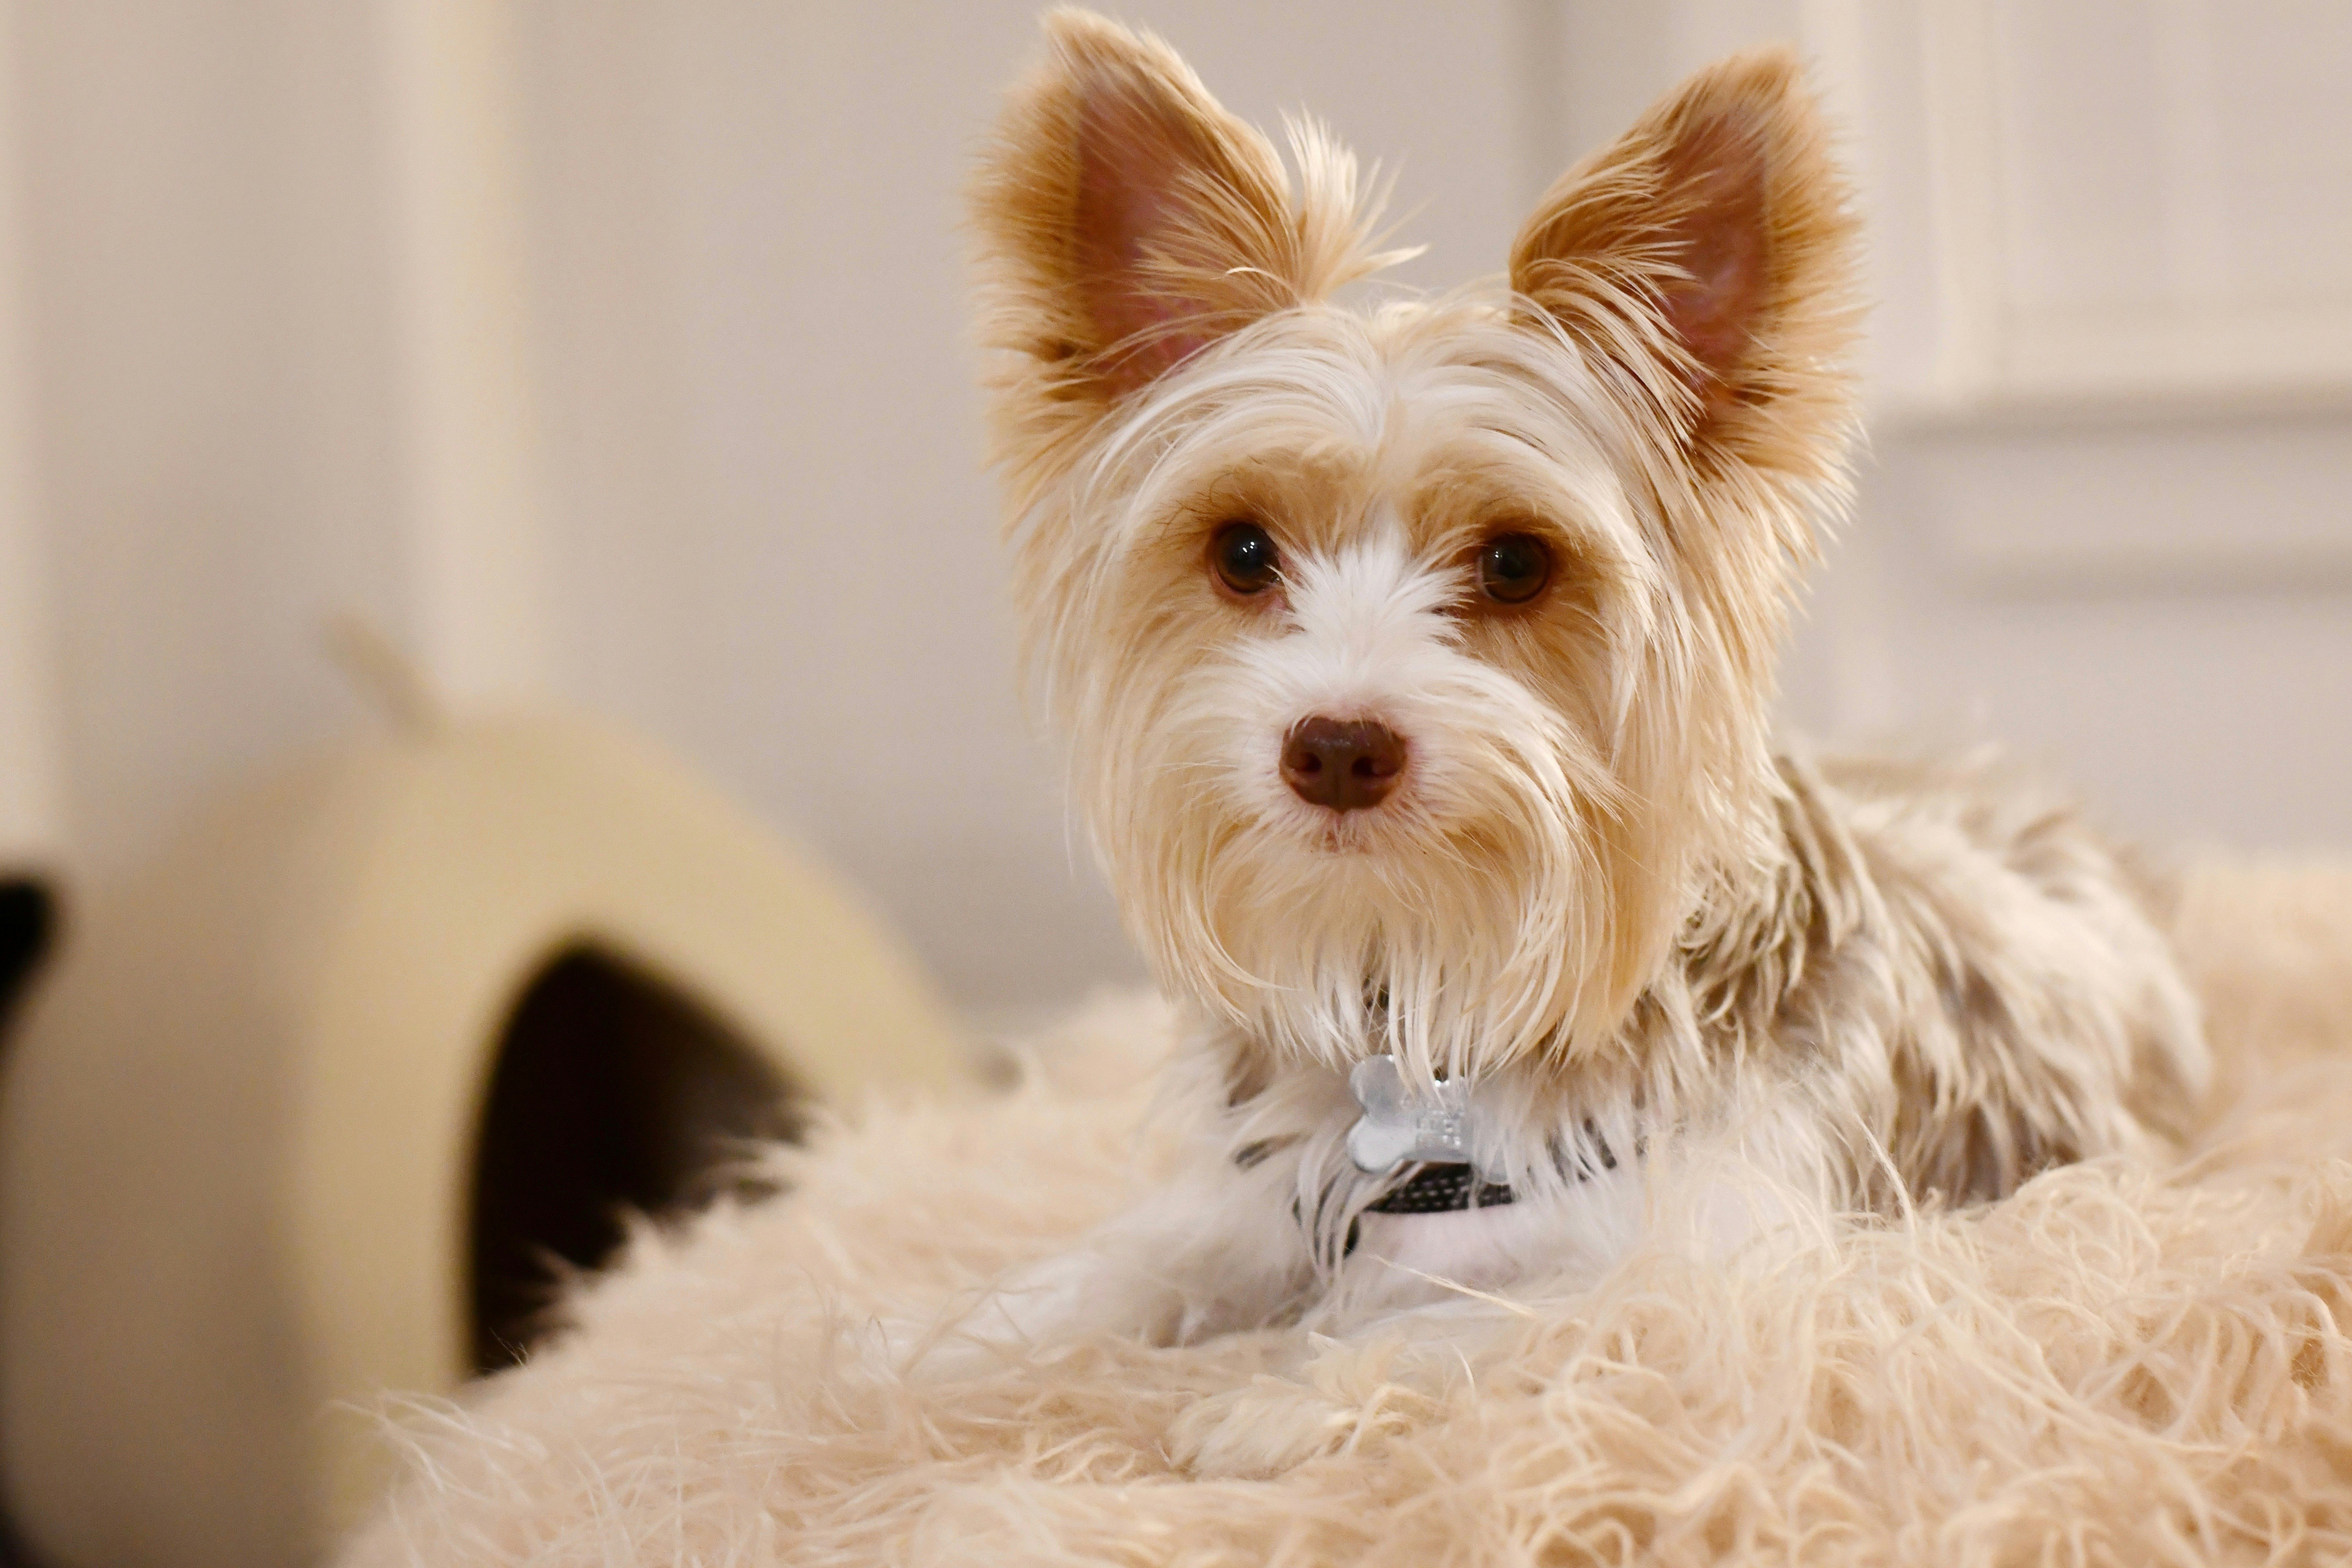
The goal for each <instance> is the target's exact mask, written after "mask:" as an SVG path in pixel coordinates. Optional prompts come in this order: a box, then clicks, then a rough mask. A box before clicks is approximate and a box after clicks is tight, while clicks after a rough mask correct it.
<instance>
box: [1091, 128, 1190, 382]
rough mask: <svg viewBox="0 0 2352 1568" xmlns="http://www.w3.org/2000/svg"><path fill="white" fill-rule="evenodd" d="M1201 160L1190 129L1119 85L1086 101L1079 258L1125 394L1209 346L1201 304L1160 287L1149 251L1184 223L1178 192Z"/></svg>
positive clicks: (1113, 375)
mask: <svg viewBox="0 0 2352 1568" xmlns="http://www.w3.org/2000/svg"><path fill="white" fill-rule="evenodd" d="M1201 161H1202V160H1201V155H1200V149H1199V148H1197V147H1196V146H1194V145H1193V144H1192V139H1191V138H1190V137H1189V136H1188V135H1187V134H1186V132H1184V130H1183V129H1182V128H1181V127H1180V126H1177V125H1174V124H1171V122H1170V121H1169V120H1168V119H1167V118H1166V116H1165V115H1164V114H1162V113H1160V112H1158V111H1156V110H1155V107H1154V106H1153V105H1151V104H1150V103H1147V102H1142V101H1139V100H1138V99H1137V98H1136V97H1135V95H1134V94H1132V93H1130V92H1128V91H1124V90H1122V89H1121V88H1120V87H1119V86H1118V84H1113V83H1105V84H1100V85H1098V86H1097V87H1096V88H1095V89H1093V90H1092V91H1090V92H1088V93H1087V95H1086V99H1085V101H1084V103H1083V104H1082V106H1081V107H1080V109H1079V114H1078V193H1077V212H1076V220H1075V226H1076V235H1075V244H1074V246H1073V252H1074V254H1073V256H1072V261H1073V264H1074V266H1075V268H1076V279H1075V282H1076V288H1077V291H1078V296H1079V299H1080V301H1081V303H1082V305H1083V308H1084V309H1085V310H1086V312H1087V316H1088V318H1089V319H1090V320H1091V321H1092V323H1093V325H1094V328H1095V331H1096V345H1097V347H1099V348H1100V349H1102V350H1103V351H1105V353H1106V357H1107V360H1108V365H1107V369H1106V374H1107V375H1108V378H1109V379H1110V381H1111V382H1112V384H1113V388H1114V390H1115V391H1117V392H1121V393H1124V392H1129V391H1132V390H1134V389H1135V388H1136V387H1138V386H1141V385H1143V384H1146V383H1148V382H1150V381H1152V380H1153V379H1155V378H1156V377H1158V376H1160V375H1163V374H1166V373H1167V372H1168V371H1170V370H1171V369H1173V368H1174V367H1175V366H1176V365H1177V363H1180V362H1181V361H1182V360H1183V359H1184V358H1185V357H1186V356H1187V355H1189V354H1191V353H1193V352H1194V351H1195V350H1197V349H1199V348H1201V347H1202V345H1204V344H1205V343H1206V342H1208V341H1209V336H1210V334H1208V333H1207V332H1205V331H1201V330H1199V328H1198V326H1197V325H1196V324H1191V323H1192V319H1193V318H1194V317H1196V316H1198V315H1199V314H1200V312H1201V306H1200V305H1199V303H1198V302H1197V301H1193V300H1185V299H1183V298H1181V296H1178V295H1174V294H1171V293H1170V292H1169V291H1168V290H1167V289H1166V288H1165V287H1164V286H1159V287H1155V286H1154V284H1153V282H1152V281H1151V280H1150V279H1148V278H1147V277H1146V276H1145V273H1144V268H1143V261H1144V257H1145V253H1146V252H1147V251H1148V250H1149V249H1150V247H1152V246H1153V245H1154V244H1155V243H1157V242H1161V241H1164V239H1165V238H1166V237H1167V236H1168V235H1169V233H1170V231H1171V228H1172V227H1173V226H1174V225H1175V224H1176V223H1177V222H1178V221H1180V219H1179V215H1180V214H1181V206H1180V205H1179V198H1178V196H1177V195H1176V191H1177V186H1178V184H1179V183H1180V182H1181V180H1182V178H1183V176H1184V174H1185V172H1186V171H1187V170H1188V169H1191V168H1197V167H1198V166H1199V164H1200V163H1201Z"/></svg>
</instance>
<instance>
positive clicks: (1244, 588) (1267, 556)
mask: <svg viewBox="0 0 2352 1568" xmlns="http://www.w3.org/2000/svg"><path fill="white" fill-rule="evenodd" d="M1209 565H1210V566H1211V568H1212V569H1213V570H1214V571H1215V573H1216V574H1217V581H1219V582H1220V583H1223V584H1224V585H1225V586H1226V587H1228V588H1231V589H1232V590H1233V591H1234V593H1236V594H1242V595H1249V594H1263V593H1265V591H1266V590H1267V589H1268V588H1271V587H1273V586H1274V585H1275V584H1276V582H1278V581H1280V579H1281V575H1282V560H1281V557H1280V556H1278V555H1276V553H1275V549H1274V536H1273V535H1271V534H1269V533H1268V532H1266V531H1265V529H1263V528H1260V527H1259V526H1258V525H1257V524H1256V523H1254V522H1229V523H1227V524H1225V525H1224V527H1223V528H1221V529H1219V530H1217V532H1216V536H1215V537H1214V538H1213V539H1211V540H1210V541H1209Z"/></svg>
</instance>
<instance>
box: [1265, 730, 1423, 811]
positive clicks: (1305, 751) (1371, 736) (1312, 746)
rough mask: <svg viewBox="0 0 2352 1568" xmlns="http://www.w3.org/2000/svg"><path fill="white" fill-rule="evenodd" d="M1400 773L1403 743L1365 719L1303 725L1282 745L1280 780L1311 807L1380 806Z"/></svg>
mask: <svg viewBox="0 0 2352 1568" xmlns="http://www.w3.org/2000/svg"><path fill="white" fill-rule="evenodd" d="M1403 772H1404V738H1403V737H1402V736H1401V735H1399V734H1398V733H1397V732H1396V731H1394V730H1391V729H1390V728H1389V727H1388V726H1387V725H1385V724H1375V723H1373V722H1372V721H1370V720H1369V719H1355V720H1340V719H1325V718H1321V717H1317V718H1313V719H1302V720H1300V721H1299V722H1298V723H1297V725H1296V726H1294V727H1293V728H1292V730H1291V731H1290V733H1289V734H1288V735H1286V736H1285V737H1284V738H1283V742H1282V777H1283V780H1284V782H1285V783H1286V784H1289V785H1290V788H1291V793H1293V794H1294V795H1297V796H1298V798H1299V799H1301V800H1303V801H1305V802H1307V804H1308V805H1328V806H1329V807H1330V808H1331V809H1332V810H1333V811H1358V810H1360V809H1362V808H1363V807H1365V806H1370V805H1380V804H1381V802H1382V801H1384V800H1386V799H1387V798H1388V795H1389V792H1390V791H1391V790H1392V789H1394V788H1396V782H1397V779H1398V777H1399V775H1401V774H1402V773H1403Z"/></svg>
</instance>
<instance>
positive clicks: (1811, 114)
mask: <svg viewBox="0 0 2352 1568" xmlns="http://www.w3.org/2000/svg"><path fill="white" fill-rule="evenodd" d="M1828 142H1829V138H1828V135H1827V132H1826V131H1825V128H1824V127H1823V125H1822V117H1821V113H1820V110H1819V109H1818V107H1817V106H1816V105H1815V103H1814V101H1813V100H1812V98H1811V94H1810V93H1808V92H1807V91H1806V89H1805V87H1804V81H1803V72H1802V69H1801V67H1800V65H1799V64H1798V61H1797V58H1796V57H1795V56H1794V55H1793V54H1791V53H1790V51H1788V50H1786V49H1779V48H1774V49H1759V50H1756V51H1753V52H1751V53H1748V54H1743V55H1738V56H1735V57H1733V58H1730V59H1728V60H1726V61H1724V62H1722V63H1721V64H1719V65H1717V66H1715V67H1713V68H1709V69H1707V70H1705V71H1702V72H1700V73H1699V74H1698V75H1697V76H1695V77H1693V78H1691V79H1689V80H1688V81H1686V82H1685V83H1684V84H1683V85H1682V86H1681V87H1680V88H1678V89H1675V91H1674V92H1672V93H1670V94H1668V95H1667V96H1666V98H1665V99H1664V100H1662V101H1661V102H1659V103H1658V104H1657V105H1656V106H1655V107H1654V108H1653V109H1652V110H1650V111H1649V112H1648V113H1647V114H1646V115H1644V116H1643V118H1642V120H1641V121H1640V122H1639V123H1638V124H1636V125H1635V126H1634V127H1633V130H1632V131H1631V132H1627V133H1626V134H1625V135H1624V136H1623V137H1622V138H1620V139H1619V140H1618V141H1617V142H1615V143H1614V144H1612V146H1609V147H1607V148H1605V149H1603V150H1602V151H1601V153H1597V154H1595V155H1594V156H1593V157H1591V158H1590V159H1588V160H1587V161H1586V162H1585V163H1582V164H1580V165H1579V166H1578V167H1577V168H1575V169H1573V170H1571V171H1570V172H1569V173H1568V174H1566V175H1564V176H1563V177H1562V178H1561V179H1560V181H1559V184H1556V185H1554V186H1553V187H1552V189H1551V190H1550V192H1549V193H1548V194H1547V195H1545V197H1544V199H1543V201H1542V202H1541V204H1540V205H1538V207H1537V209H1536V213H1535V216H1533V217H1531V218H1529V219H1528V225H1527V226H1526V228H1524V229H1523V230H1521V231H1520V234H1519V237H1518V240H1517V243H1516V244H1515V245H1514V246H1513V247H1512V248H1511V286H1512V288H1513V289H1515V290H1516V291H1517V294H1518V295H1519V297H1520V298H1521V299H1522V300H1525V301H1527V302H1528V305H1530V306H1531V307H1532V308H1534V309H1536V310H1540V311H1541V312H1543V314H1544V315H1546V316H1548V317H1549V318H1550V320H1551V321H1553V322H1556V323H1557V324H1558V325H1559V328H1560V329H1562V330H1564V331H1567V332H1568V333H1569V335H1570V337H1572V338H1574V339H1575V340H1576V341H1577V342H1579V343H1580V345H1581V346H1582V347H1583V349H1584V350H1585V352H1586V353H1587V354H1588V355H1589V356H1591V359H1592V360H1593V361H1594V362H1595V363H1599V364H1601V365H1602V366H1604V367H1608V368H1610V369H1611V370H1612V371H1613V372H1614V373H1616V374H1617V375H1618V376H1619V377H1620V378H1621V381H1622V384H1623V385H1624V387H1625V389H1626V390H1627V391H1629V392H1632V393H1635V394H1637V395H1642V396H1643V397H1644V398H1645V399H1646V400H1648V401H1650V402H1651V403H1652V405H1653V406H1654V407H1655V408H1656V409H1657V411H1658V413H1659V416H1660V417H1661V419H1662V421H1663V422H1664V424H1665V425H1666V426H1668V427H1669V428H1670V429H1671V430H1672V431H1673V432H1674V434H1675V438H1677V439H1678V440H1681V441H1684V442H1687V443H1689V444H1691V445H1692V446H1693V447H1698V448H1700V449H1702V450H1704V451H1711V452H1715V453H1720V454H1722V455H1726V456H1729V457H1732V458H1738V459H1739V460H1742V461H1745V462H1748V463H1752V464H1758V465H1760V466H1763V467H1766V468H1780V469H1793V470H1795V471H1796V472H1798V473H1801V474H1804V475H1808V476H1810V475H1812V474H1815V473H1818V472H1819V471H1820V470H1821V469H1822V467H1823V465H1824V464H1825V463H1828V464H1833V463H1835V462H1836V460H1837V458H1838V455H1839V452H1840V451H1841V450H1842V448H1843V438H1844V435H1845V430H1846V426H1847V425H1848V422H1849V421H1850V420H1851V418H1852V407H1853V392H1854V389H1853V375H1852V372H1851V370H1850V367H1849V365H1848V364H1847V363H1846V362H1847V359H1848V355H1849V353H1850V352H1851V350H1852V347H1853V341H1854V339H1855V336H1856V334H1857V329H1858V326H1859V309H1858V305H1857V301H1856V298H1855V292H1856V285H1855V270H1856V265H1857V260H1858V257H1857V250H1858V247H1859V233H1858V229H1859V225H1858V222H1857V220H1856V218H1855V216H1854V214H1853V203H1852V200H1851V196H1850V194H1849V191H1848V188H1847V185H1846V182H1845V179H1844V177H1843V174H1841V173H1840V171H1839V169H1838V167H1837V164H1836V163H1835V162H1834V160H1833V159H1832V157H1831V155H1830V152H1829V146H1828Z"/></svg>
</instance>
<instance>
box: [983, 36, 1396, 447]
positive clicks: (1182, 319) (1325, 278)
mask: <svg viewBox="0 0 2352 1568" xmlns="http://www.w3.org/2000/svg"><path fill="white" fill-rule="evenodd" d="M1045 37H1046V58H1045V64H1044V65H1043V66H1042V67H1041V68H1039V69H1038V70H1037V71H1036V72H1035V74H1034V75H1033V76H1032V77H1031V78H1030V79H1029V80H1028V81H1026V82H1025V83H1024V84H1023V85H1022V86H1021V87H1020V88H1019V89H1016V90H1015V91H1014V92H1013V98H1012V101H1011V102H1010V103H1009V104H1008V105H1007V106H1006V109H1005V110H1004V113H1003V118H1002V120H1001V121H999V123H998V128H997V132H996V135H995V138H994V140H993V142H992V145H991V146H990V148H989V150H988V153H987V155H986V157H985V159H984V161H983V163H982V168H981V171H980V175H979V178H978V180H977V181H976V182H975V183H974V185H973V188H972V209H973V219H974V226H975V227H976V228H977V230H978V232H979V240H980V255H981V268H982V289H983V296H984V297H983V307H982V308H983V311H984V318H983V332H984V334H985V338H986V341H987V343H988V346H990V347H992V348H994V349H1000V350H1004V351H1008V352H1009V354H1010V356H1011V358H1010V361H1009V363H1007V365H1006V366H1005V367H1004V372H1003V375H1002V376H1001V377H1000V379H999V381H998V382H997V385H996V390H997V393H998V397H999V405H998V410H997V412H998V416H999V419H1000V431H1001V432H1002V433H1003V435H1004V436H1006V437H1008V438H1009V439H1010V441H1011V443H1012V444H1013V447H1014V449H1015V451H1016V452H1024V454H1034V453H1035V452H1036V449H1037V448H1039V447H1052V446H1055V445H1057V444H1058V437H1060V436H1062V435H1064V434H1066V433H1067V432H1069V431H1070V430H1072V429H1074V428H1083V427H1084V426H1087V425H1089V424H1091V423H1092V421H1093V420H1094V418H1096V417H1097V416H1099V415H1100V414H1101V413H1102V412H1104V411H1105V410H1107V409H1108V407H1109V405H1112V404H1114V403H1116V402H1117V401H1118V399H1120V398H1122V397H1125V396H1127V395H1129V394H1131V393H1134V392H1136V391H1138V390H1139V389H1141V388H1143V387H1145V386H1148V385H1150V384H1151V383H1152V382H1154V381H1156V380H1158V379H1159V378H1160V376H1162V375H1164V374H1167V373H1168V372H1170V371H1171V370H1172V369H1174V368H1175V367H1176V366H1177V365H1179V364H1181V363H1183V362H1184V361H1185V360H1186V359H1188V358H1190V357H1191V356H1192V354H1194V353H1198V352H1200V351H1201V350H1202V348H1205V347H1206V346H1208V345H1209V344H1210V343H1212V342H1215V341H1216V340H1217V339H1219V338H1221V337H1223V336H1224V335H1225V334H1226V333H1228V332H1231V331H1235V330H1236V329H1238V328H1241V327H1244V326H1246V325H1248V324H1249V323H1250V322H1252V321H1256V320H1258V319H1259V318H1261V317H1264V316H1265V315H1268V314H1270V313H1271V312H1273V311H1276V310H1285V309H1287V308H1289V307H1291V306H1294V305H1297V304H1300V303H1303V302H1305V301H1307V300H1312V299H1316V298H1318V297H1319V296H1320V295H1322V294H1323V293H1325V292H1326V291H1328V289H1331V288H1333V287H1335V286H1336V285H1337V284H1339V282H1342V281H1344V280H1345V279H1347V278H1349V277H1350V276H1354V275H1355V274H1357V273H1360V272H1361V271H1364V270H1367V269H1368V268H1369V267H1370V265H1373V264H1375V262H1374V258H1368V257H1365V256H1364V255H1363V254H1362V248H1363V247H1362V246H1361V244H1360V240H1361V225H1360V222H1359V220H1358V215H1357V213H1356V211H1355V203H1354V196H1353V168H1352V164H1351V163H1350V162H1349V159H1348V157H1347V155H1346V153H1342V152H1340V151H1339V149H1337V148H1335V147H1332V146H1330V145H1329V144H1328V142H1324V141H1323V140H1322V139H1321V138H1320V137H1319V136H1318V135H1316V134H1315V133H1313V132H1311V131H1310V132H1307V133H1306V134H1305V135H1304V136H1303V137H1302V139H1301V142H1300V146H1299V151H1300V153H1301V161H1302V163H1303V164H1304V165H1305V168H1304V173H1305V174H1306V175H1307V188H1306V192H1305V195H1304V199H1303V200H1301V201H1299V202H1297V203H1294V202H1293V200H1292V196H1291V193H1290V190H1289V186H1288V183H1287V182H1286V179H1285V177H1284V174H1283V169H1282V164H1281V162H1280V160H1279V159H1278V158H1276V155H1275V151H1274V149H1273V147H1272V146H1270V145H1269V144H1268V143H1267V142H1266V140H1265V137H1263V136H1261V135H1259V134H1258V133H1257V132H1255V131H1254V130H1252V129H1251V128H1250V127H1249V126H1247V125H1244V124H1243V123H1242V122H1241V121H1239V120H1236V119H1234V117H1233V116H1232V115H1231V114H1229V113H1227V112H1226V111H1225V110H1223V108H1222V107H1221V106H1220V105H1219V104H1218V103H1217V101H1216V100H1215V99H1213V98H1212V97H1210V96H1209V93H1208V89H1205V88H1203V87H1202V85H1201V82H1200V79H1198V78H1197V77H1195V76H1194V75H1193V74H1192V71H1191V69H1190V68H1187V67H1186V66H1185V64H1184V62H1183V61H1182V60H1181V59H1179V58H1177V57H1176V55H1175V53H1174V52H1173V51H1172V50H1171V49H1170V48H1169V47H1167V46H1166V45H1165V44H1162V43H1160V41H1159V40H1158V39H1157V38H1153V37H1148V36H1139V35H1137V34H1133V33H1129V32H1128V31H1127V30H1125V29H1124V28H1121V27H1118V26H1115V25H1113V24H1111V23H1109V22H1107V21H1105V20H1103V19H1102V18H1101V17H1098V16H1090V15H1088V14H1087V13H1086V12H1083V11H1072V10H1064V11H1056V12H1055V13H1053V14H1052V15H1051V16H1048V17H1046V19H1045Z"/></svg>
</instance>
